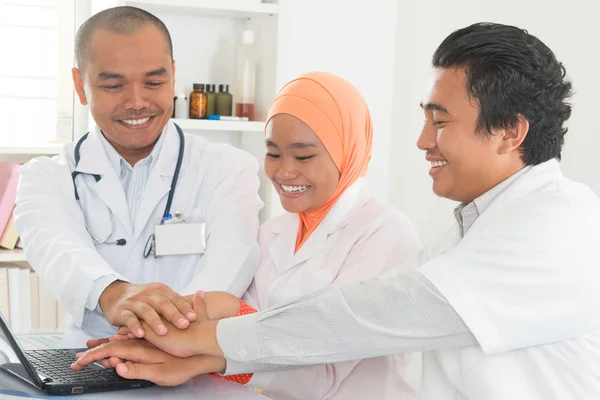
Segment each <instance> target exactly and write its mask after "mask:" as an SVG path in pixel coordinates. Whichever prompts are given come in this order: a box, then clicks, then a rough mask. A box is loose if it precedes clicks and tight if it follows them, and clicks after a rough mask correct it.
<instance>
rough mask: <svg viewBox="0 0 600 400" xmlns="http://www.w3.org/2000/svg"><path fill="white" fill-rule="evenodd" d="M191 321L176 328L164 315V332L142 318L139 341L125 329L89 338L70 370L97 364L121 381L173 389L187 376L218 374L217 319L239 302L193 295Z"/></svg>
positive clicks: (220, 362) (220, 366)
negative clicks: (138, 380) (155, 384)
mask: <svg viewBox="0 0 600 400" xmlns="http://www.w3.org/2000/svg"><path fill="white" fill-rule="evenodd" d="M186 301H189V303H191V304H188V305H189V306H190V309H191V310H193V311H194V313H195V315H196V318H195V321H194V322H191V323H189V324H188V326H187V327H185V328H183V329H180V328H179V327H178V326H175V325H173V324H172V323H171V322H170V321H169V320H167V319H166V318H164V316H160V317H159V321H160V322H158V324H157V325H159V324H163V325H164V327H165V329H166V333H159V332H157V331H156V330H155V329H153V328H151V327H150V325H149V324H148V323H147V322H146V320H142V321H138V323H139V324H140V329H143V330H144V338H143V339H138V338H135V339H132V338H133V337H135V336H134V335H132V334H131V332H130V331H129V330H128V329H129V327H130V325H129V324H127V327H121V329H120V333H121V334H119V335H116V336H115V337H112V338H110V339H99V340H90V341H88V343H87V345H88V347H89V348H90V350H88V351H87V352H85V353H80V354H78V355H77V361H76V362H75V363H74V364H73V366H72V368H73V369H74V370H76V371H78V370H81V369H83V368H85V366H87V365H89V364H91V363H93V362H96V361H101V362H102V364H103V365H104V366H105V367H112V368H116V370H117V373H118V374H119V375H121V376H122V377H124V378H127V379H145V380H149V381H152V382H155V383H157V384H159V385H177V384H180V383H183V382H186V381H187V380H188V379H190V378H191V377H193V376H196V375H199V374H204V373H209V372H223V371H224V370H225V359H224V358H223V357H222V356H223V354H222V352H221V349H220V348H219V345H218V342H217V338H216V326H217V323H218V320H219V319H221V318H227V317H233V316H235V315H237V313H238V312H239V309H240V300H239V299H238V298H237V297H235V296H232V295H230V294H228V293H225V292H209V293H204V292H197V293H195V294H194V295H193V296H189V297H187V298H186Z"/></svg>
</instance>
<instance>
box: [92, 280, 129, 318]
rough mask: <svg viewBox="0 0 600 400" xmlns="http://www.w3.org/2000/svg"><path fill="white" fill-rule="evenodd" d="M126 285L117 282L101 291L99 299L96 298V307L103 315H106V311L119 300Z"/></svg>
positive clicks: (126, 283)
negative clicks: (97, 306)
mask: <svg viewBox="0 0 600 400" xmlns="http://www.w3.org/2000/svg"><path fill="white" fill-rule="evenodd" d="M128 285H129V283H128V282H124V281H119V280H117V281H114V282H112V283H111V284H110V285H108V286H107V287H106V288H105V289H104V290H103V291H102V293H101V294H100V297H98V305H99V306H100V309H101V310H102V312H103V313H105V314H106V309H107V308H108V307H110V305H111V304H114V303H115V302H116V301H117V300H119V299H120V298H121V296H122V295H123V293H124V292H125V290H126V288H127V286H128Z"/></svg>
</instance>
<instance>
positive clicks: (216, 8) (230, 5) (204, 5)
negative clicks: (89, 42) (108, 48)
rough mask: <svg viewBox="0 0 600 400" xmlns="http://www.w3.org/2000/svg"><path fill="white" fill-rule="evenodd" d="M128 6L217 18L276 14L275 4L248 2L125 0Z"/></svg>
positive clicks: (221, 0) (243, 0)
mask: <svg viewBox="0 0 600 400" xmlns="http://www.w3.org/2000/svg"><path fill="white" fill-rule="evenodd" d="M125 3H126V4H127V5H128V6H134V7H139V8H143V9H147V10H149V11H158V12H166V13H185V14H187V15H205V16H217V17H229V18H231V17H233V18H251V17H257V16H261V15H274V14H277V12H278V10H279V8H278V5H277V4H266V3H256V2H253V1H249V0H137V1H136V0H126V1H125Z"/></svg>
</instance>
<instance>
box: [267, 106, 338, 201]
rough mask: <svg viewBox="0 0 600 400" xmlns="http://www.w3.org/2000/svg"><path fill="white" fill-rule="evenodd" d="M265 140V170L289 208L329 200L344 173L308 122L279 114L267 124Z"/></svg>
mask: <svg viewBox="0 0 600 400" xmlns="http://www.w3.org/2000/svg"><path fill="white" fill-rule="evenodd" d="M265 142H266V145H267V154H266V155H265V173H266V174H267V176H268V177H269V179H271V182H272V183H273V186H274V187H275V189H276V190H277V192H278V193H279V198H280V200H281V205H282V206H283V208H284V209H285V210H286V211H288V212H292V213H301V212H306V211H310V210H314V209H316V208H318V207H320V206H321V205H323V204H324V203H325V202H327V200H328V199H329V198H330V197H331V195H332V194H333V192H334V191H335V189H336V187H337V184H338V181H339V179H340V173H339V171H338V169H337V167H336V166H335V163H334V162H333V160H332V159H331V156H330V155H329V153H328V152H327V149H325V146H323V143H322V142H321V140H320V139H319V137H318V136H317V135H316V134H315V132H314V131H313V130H312V129H311V128H310V127H309V126H308V125H306V124H305V123H304V122H302V121H301V120H299V119H298V118H296V117H294V116H291V115H289V114H278V115H276V116H274V117H273V118H271V120H270V121H269V123H268V124H267V128H266V141H265Z"/></svg>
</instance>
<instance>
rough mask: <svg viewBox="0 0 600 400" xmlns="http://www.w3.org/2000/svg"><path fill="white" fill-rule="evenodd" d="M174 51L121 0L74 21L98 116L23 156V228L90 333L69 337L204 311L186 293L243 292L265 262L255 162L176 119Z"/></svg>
mask: <svg viewBox="0 0 600 400" xmlns="http://www.w3.org/2000/svg"><path fill="white" fill-rule="evenodd" d="M172 55H173V50H172V43H171V38H170V35H169V32H168V30H167V28H166V27H165V25H164V24H163V23H162V22H161V21H160V20H159V19H158V18H156V17H155V16H153V15H152V14H150V13H147V12H145V11H143V10H140V9H137V8H133V7H117V8H113V9H108V10H105V11H102V12H100V13H98V14H96V15H95V16H93V17H92V18H90V19H89V20H88V21H87V22H86V23H85V24H84V25H82V27H81V28H80V30H79V32H78V34H77V39H76V56H77V68H74V69H73V81H74V83H75V89H76V91H77V94H78V96H79V100H80V102H81V103H82V104H83V105H89V107H90V111H91V114H92V116H93V118H94V121H95V122H96V124H97V125H96V126H95V127H94V128H92V130H91V131H90V132H89V134H88V135H87V136H86V137H85V138H82V139H81V140H80V141H79V143H78V145H77V146H76V145H75V144H67V145H66V146H65V147H64V149H63V151H62V152H61V154H60V155H59V156H58V157H54V158H52V159H50V158H45V157H42V158H39V159H35V160H33V161H31V162H30V163H28V164H27V165H25V166H24V167H22V168H21V170H20V174H21V180H20V184H19V191H18V198H17V205H16V210H15V217H16V225H17V229H18V231H19V234H20V236H21V238H22V240H23V244H24V249H25V254H26V256H27V260H28V261H29V263H30V264H31V265H32V267H33V268H34V269H35V271H36V272H37V273H38V275H39V276H40V280H41V284H42V286H43V287H44V289H45V290H46V291H48V292H49V293H50V294H51V295H52V296H54V297H55V298H57V299H58V300H59V302H60V303H61V305H62V306H63V307H65V308H66V309H67V310H68V312H69V314H70V316H71V319H72V321H71V323H70V324H69V326H70V328H72V330H73V331H74V332H79V333H80V335H75V338H76V339H75V340H72V341H71V344H82V343H85V341H84V340H82V339H83V338H84V337H87V336H93V337H98V336H106V335H107V334H112V333H114V332H115V327H118V326H122V325H127V326H128V327H129V328H130V329H131V330H132V332H134V333H135V334H136V335H137V336H139V337H141V336H143V335H144V334H145V332H144V331H143V330H142V328H141V325H140V322H139V321H140V320H144V321H146V322H147V323H148V324H149V325H150V326H151V327H152V329H154V330H155V331H156V332H157V333H158V334H161V335H162V334H165V333H166V331H167V329H166V327H165V326H164V324H163V323H162V322H161V320H160V318H159V315H162V316H163V317H164V318H166V320H168V321H170V322H171V323H173V324H174V325H175V326H177V327H178V328H185V327H187V326H188V325H189V323H190V321H192V320H194V319H195V318H196V315H195V313H194V312H193V310H192V309H191V307H190V305H189V304H188V302H187V301H186V300H185V299H184V298H183V297H182V295H188V294H191V293H193V292H194V291H196V290H199V289H203V290H224V291H228V292H230V293H232V294H235V295H238V296H239V295H241V294H242V293H244V292H245V290H246V288H247V287H248V285H249V284H250V282H251V280H252V276H253V275H254V272H255V271H256V268H257V266H258V262H259V259H260V250H259V248H258V245H257V243H256V241H257V232H258V225H259V222H258V212H259V210H260V209H261V207H262V202H261V201H260V198H259V196H258V187H259V180H258V176H257V172H258V163H257V161H256V160H255V159H254V158H253V157H252V156H251V155H249V154H247V153H245V152H243V151H241V150H238V149H235V148H233V147H231V146H228V145H223V144H212V143H209V142H208V141H206V140H205V139H203V138H200V137H196V136H192V135H188V134H183V132H181V131H179V128H177V127H176V126H175V125H174V124H173V123H172V122H171V121H170V120H169V119H170V116H171V115H172V112H173V97H174V84H175V62H174V61H173V57H172ZM76 153H78V154H76ZM77 200H79V201H77ZM161 229H162V230H161ZM153 234H155V235H153ZM153 244H154V246H153ZM155 254H156V257H155V256H154V255H155ZM81 333H85V335H81Z"/></svg>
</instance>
